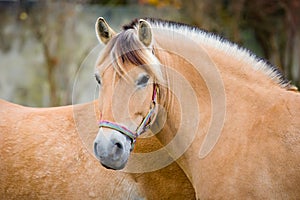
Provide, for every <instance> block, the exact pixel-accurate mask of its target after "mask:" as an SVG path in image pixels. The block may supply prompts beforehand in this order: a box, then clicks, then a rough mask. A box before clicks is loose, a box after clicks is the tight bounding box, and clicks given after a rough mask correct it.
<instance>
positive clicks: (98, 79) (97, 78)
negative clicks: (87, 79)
mask: <svg viewBox="0 0 300 200" xmlns="http://www.w3.org/2000/svg"><path fill="white" fill-rule="evenodd" d="M95 78H96V81H97V83H98V84H99V85H101V80H100V77H99V76H98V75H97V74H95Z"/></svg>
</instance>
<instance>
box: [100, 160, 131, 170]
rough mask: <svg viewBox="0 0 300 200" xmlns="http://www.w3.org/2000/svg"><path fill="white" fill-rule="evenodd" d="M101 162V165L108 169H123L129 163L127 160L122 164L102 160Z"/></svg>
mask: <svg viewBox="0 0 300 200" xmlns="http://www.w3.org/2000/svg"><path fill="white" fill-rule="evenodd" d="M100 163H101V165H102V166H103V167H105V168H106V169H111V170H121V169H123V168H124V167H125V166H126V163H127V161H126V162H125V163H123V164H122V165H115V164H112V165H111V164H108V165H107V164H106V163H102V162H101V161H100Z"/></svg>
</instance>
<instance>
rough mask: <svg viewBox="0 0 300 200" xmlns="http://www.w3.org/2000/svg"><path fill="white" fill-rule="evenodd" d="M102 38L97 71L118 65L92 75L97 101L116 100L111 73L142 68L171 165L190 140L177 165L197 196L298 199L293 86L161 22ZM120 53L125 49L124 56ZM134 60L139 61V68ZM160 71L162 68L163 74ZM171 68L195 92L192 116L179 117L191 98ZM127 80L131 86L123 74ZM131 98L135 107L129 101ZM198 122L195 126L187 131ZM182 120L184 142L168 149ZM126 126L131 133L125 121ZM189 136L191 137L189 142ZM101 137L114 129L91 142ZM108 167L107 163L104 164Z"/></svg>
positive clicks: (261, 64)
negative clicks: (156, 95) (98, 81)
mask: <svg viewBox="0 0 300 200" xmlns="http://www.w3.org/2000/svg"><path fill="white" fill-rule="evenodd" d="M105 26H106V24H102V26H101V27H105ZM96 27H97V26H96ZM106 30H109V28H106ZM100 32H101V30H100ZM100 35H101V34H100ZM103 35H104V34H102V36H103ZM178 35H179V36H178ZM109 37H111V38H109ZM109 37H107V38H105V40H104V41H105V43H107V47H106V50H105V52H104V53H103V56H102V58H101V59H100V61H99V63H98V68H101V65H102V64H103V63H113V62H114V61H110V62H107V59H111V58H115V59H117V60H118V59H120V58H118V57H117V56H115V55H119V56H120V57H121V58H122V59H120V60H122V61H123V63H121V62H118V61H116V63H117V64H116V65H113V66H111V67H108V69H109V70H107V71H105V72H104V73H102V74H101V73H99V74H100V75H101V76H102V79H103V80H104V83H103V93H102V95H104V96H105V97H106V98H108V99H109V101H111V102H113V100H112V99H113V98H117V96H118V95H117V94H116V93H114V92H113V91H111V93H113V95H112V94H111V93H109V90H114V87H115V86H114V85H113V84H112V83H111V81H109V80H112V77H113V73H112V72H111V71H112V70H115V71H118V70H119V71H121V73H119V71H118V73H119V74H126V73H127V72H131V71H132V70H134V66H132V65H137V64H139V65H140V66H137V68H139V70H141V69H143V70H144V71H145V72H143V73H148V74H149V75H150V76H152V79H153V80H154V82H155V81H156V84H158V85H160V86H161V87H160V101H159V103H160V105H161V106H162V107H163V108H164V109H165V112H167V118H166V123H165V124H164V126H163V128H162V130H161V131H160V132H159V133H158V134H156V136H157V138H158V139H159V140H160V141H161V142H162V144H163V145H165V146H166V148H167V149H168V151H169V153H170V155H171V156H173V157H174V159H177V158H178V153H177V152H178V149H180V148H182V146H184V143H185V142H186V141H185V140H190V139H189V138H192V143H191V145H190V146H189V147H188V148H187V149H186V151H185V152H184V153H183V155H182V156H181V157H180V158H179V159H178V160H177V163H178V164H179V165H180V166H181V168H182V169H183V170H184V172H185V173H186V175H187V177H189V179H190V181H191V182H192V184H193V187H194V188H195V192H196V196H197V198H199V199H247V198H250V199H299V198H300V115H299V114H300V94H299V92H296V91H292V90H294V87H293V86H291V85H290V84H288V83H287V82H286V81H284V79H283V77H282V76H281V75H280V74H279V72H277V71H276V70H275V69H274V68H273V67H272V66H270V65H269V64H267V63H266V62H265V61H262V60H259V59H257V57H255V56H253V55H251V54H250V53H249V52H248V51H246V50H243V49H241V48H239V47H237V46H236V45H234V44H231V43H229V42H227V41H222V40H221V39H220V38H217V37H215V36H213V35H210V34H207V33H204V32H201V31H199V30H197V29H193V28H189V27H186V26H182V25H180V24H179V25H178V24H175V25H174V24H172V23H170V22H165V21H156V20H151V19H150V20H148V21H146V22H145V20H140V21H139V22H137V21H134V22H133V23H132V24H131V25H128V26H125V28H124V30H123V31H122V32H121V33H119V34H117V35H113V34H112V35H110V36H109ZM149 41H150V42H149ZM122 45H123V46H122ZM142 45H144V49H143V48H142V47H141V46H142ZM124 49H128V51H127V52H125V51H124ZM120 52H121V53H120ZM128 52H131V53H128ZM149 52H151V53H152V54H151V53H149ZM178 52H181V53H182V54H179V53H178ZM122 53H123V54H124V55H123V57H122ZM127 54H129V56H128V55H127ZM153 55H155V57H156V58H155V59H154V58H153ZM183 55H184V56H183ZM145 57H146V58H148V59H149V60H152V61H154V62H155V63H156V59H157V60H159V62H160V63H161V66H160V67H161V72H162V74H163V77H164V81H165V82H164V83H162V82H160V81H159V78H157V76H155V75H157V74H159V73H156V74H155V73H153V71H155V70H157V69H152V71H151V70H149V69H148V68H151V67H152V68H155V67H157V65H154V67H153V66H152V65H151V64H152V63H151V62H149V63H147V61H148V60H147V59H145ZM139 60H142V61H145V60H146V61H145V62H144V63H143V62H140V63H139ZM195 63H196V65H195ZM119 65H121V67H120V66H119ZM145 66H146V67H145ZM163 66H168V67H167V69H166V68H164V67H163ZM214 68H217V73H219V74H220V77H221V79H222V81H221V83H222V84H223V89H222V87H219V86H218V84H219V83H220V82H219V83H218V82H217V80H215V79H214V78H215V77H216V76H213V74H211V73H210V72H211V71H212V70H213V69H214ZM172 70H173V71H175V72H176V73H178V74H180V75H181V76H182V77H184V79H186V80H189V84H190V85H191V87H192V88H193V89H194V94H195V96H196V100H197V105H198V108H196V107H195V108H194V109H198V110H199V113H197V114H196V115H192V114H191V115H190V116H188V114H184V115H182V112H183V111H184V109H185V107H184V106H183V105H182V103H184V104H189V103H190V102H191V98H190V97H189V96H188V91H187V90H185V89H182V88H184V87H183V86H185V84H184V82H180V80H178V79H176V76H175V75H174V73H173V74H172V73H170V72H172ZM197 70H200V72H199V71H197ZM108 71H109V72H108ZM149 71H150V72H149ZM199 73H200V75H199ZM141 74H142V73H141ZM100 75H99V76H100ZM128 76H129V77H131V78H132V79H133V80H138V79H137V78H136V76H131V74H130V73H128ZM124 77H125V76H124ZM122 78H123V77H122V76H120V77H119V79H120V82H122V81H123V80H122ZM122 83H123V82H122ZM124 84H125V83H124ZM170 87H172V89H174V88H175V89H178V90H179V91H180V94H179V95H177V96H176V95H175V94H174V91H175V90H174V91H170ZM107 88H109V89H107ZM212 88H213V89H216V90H217V91H214V90H212ZM220 88H221V90H220ZM136 90H137V91H139V92H141V90H139V89H136ZM151 90H153V87H151V84H149V86H148V87H146V88H144V89H143V91H144V96H145V97H146V99H147V98H148V99H149V100H150V99H151V98H150V97H149V96H150V95H149V94H151V92H149V91H151ZM128 91H130V90H128ZM222 92H224V93H225V94H226V95H225V98H224V97H222V96H221V93H222ZM129 93H130V94H132V93H133V92H132V91H130V92H129ZM122 94H123V93H122ZM180 98H181V100H180ZM214 98H220V99H222V98H224V102H225V104H224V106H222V105H221V104H215V103H214ZM133 99H134V100H133V101H137V100H136V98H133ZM143 100H144V99H143ZM102 101H104V103H103V105H105V106H103V107H101V109H106V111H109V110H113V108H114V105H111V104H110V103H109V102H108V101H105V99H104V100H102ZM138 103H140V102H138ZM143 104H144V105H147V104H145V103H143ZM108 105H109V107H107V106H108ZM186 108H188V107H186ZM101 109H100V110H101ZM224 109H225V111H226V112H225V117H224V122H223V121H222V119H218V120H219V121H220V122H219V123H221V124H222V129H221V132H220V135H219V137H217V139H216V141H215V142H216V143H215V144H214V143H210V147H213V148H210V149H209V151H208V152H207V153H206V154H202V152H201V150H202V148H203V144H205V142H206V141H207V138H209V137H207V135H208V134H215V132H209V130H210V128H211V126H214V125H215V124H216V123H218V120H217V122H216V120H214V118H213V116H214V115H216V114H217V113H218V112H222V110H224ZM132 110H134V109H132ZM137 110H138V111H139V112H138V111H134V112H135V113H143V115H144V116H145V115H146V114H145V113H147V106H146V108H140V107H139V108H138V109H137ZM190 111H192V110H190ZM158 112H160V111H158ZM126 114H128V113H124V114H123V115H124V116H118V119H117V120H120V122H123V121H122V120H123V119H126V117H127V118H128V116H126ZM158 115H159V114H158ZM107 116H112V115H111V113H109V114H107V113H106V115H104V116H103V117H104V119H106V118H105V117H107ZM182 116H184V117H182ZM186 118H188V119H186ZM197 118H200V121H199V123H198V124H196V125H194V123H195V121H196V119H197ZM109 120H115V119H113V118H110V119H109ZM134 120H136V119H135V118H134ZM155 120H156V121H155V122H154V124H155V123H159V122H157V121H159V120H161V118H159V117H157V118H156V119H155ZM184 120H185V121H184ZM183 121H184V122H189V123H186V124H184V125H183V131H182V132H184V134H185V138H181V139H182V140H179V141H176V142H177V143H175V144H174V143H172V145H173V146H171V147H169V145H170V143H171V142H172V140H174V138H176V133H177V131H178V129H179V127H181V125H182V123H183ZM117 122H119V121H117ZM124 124H125V125H127V124H126V122H125V123H122V125H124ZM127 127H130V128H131V129H133V128H136V127H133V126H132V125H131V124H130V123H128V125H127ZM132 127H133V128H132ZM195 130H196V134H195V135H194V136H192V132H194V131H195ZM105 134H120V135H122V134H121V133H118V132H117V131H114V130H113V131H112V130H100V131H99V133H98V136H99V138H100V139H102V138H103V135H105ZM99 138H98V139H99ZM100 139H99V140H100ZM214 139H215V138H214ZM137 142H139V141H137ZM213 142H214V141H213ZM104 151H105V150H104ZM203 155H204V156H203ZM113 165H114V163H113V162H111V166H113Z"/></svg>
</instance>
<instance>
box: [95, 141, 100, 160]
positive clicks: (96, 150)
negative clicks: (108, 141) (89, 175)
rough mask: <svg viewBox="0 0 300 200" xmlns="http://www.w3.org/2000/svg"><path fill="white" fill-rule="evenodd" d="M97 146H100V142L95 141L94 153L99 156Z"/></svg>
mask: <svg viewBox="0 0 300 200" xmlns="http://www.w3.org/2000/svg"><path fill="white" fill-rule="evenodd" d="M97 146H98V143H97V142H94V154H95V156H96V157H99V155H98V149H97Z"/></svg>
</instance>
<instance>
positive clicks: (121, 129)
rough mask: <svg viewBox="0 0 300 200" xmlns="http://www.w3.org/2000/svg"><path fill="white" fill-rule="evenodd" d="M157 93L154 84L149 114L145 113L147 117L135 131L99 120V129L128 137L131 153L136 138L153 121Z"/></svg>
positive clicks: (157, 90)
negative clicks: (110, 130) (116, 132)
mask: <svg viewBox="0 0 300 200" xmlns="http://www.w3.org/2000/svg"><path fill="white" fill-rule="evenodd" d="M158 92H159V88H158V87H157V85H156V84H153V95H152V105H151V106H150V110H149V112H148V113H147V115H146V116H145V118H144V119H143V121H142V122H141V123H140V125H139V126H138V128H137V129H136V131H135V132H133V131H131V130H129V129H128V128H126V127H125V126H122V125H120V124H117V123H114V122H110V121H106V120H101V121H100V122H99V128H101V127H103V128H110V129H113V130H116V131H118V132H120V133H122V134H123V135H126V136H128V137H129V138H130V139H131V148H130V151H132V150H133V148H134V145H135V141H136V138H137V137H138V136H140V135H141V134H142V133H144V132H146V131H147V129H149V128H150V125H151V121H152V119H153V115H154V114H155V111H156V107H157V105H156V101H157V94H158Z"/></svg>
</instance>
